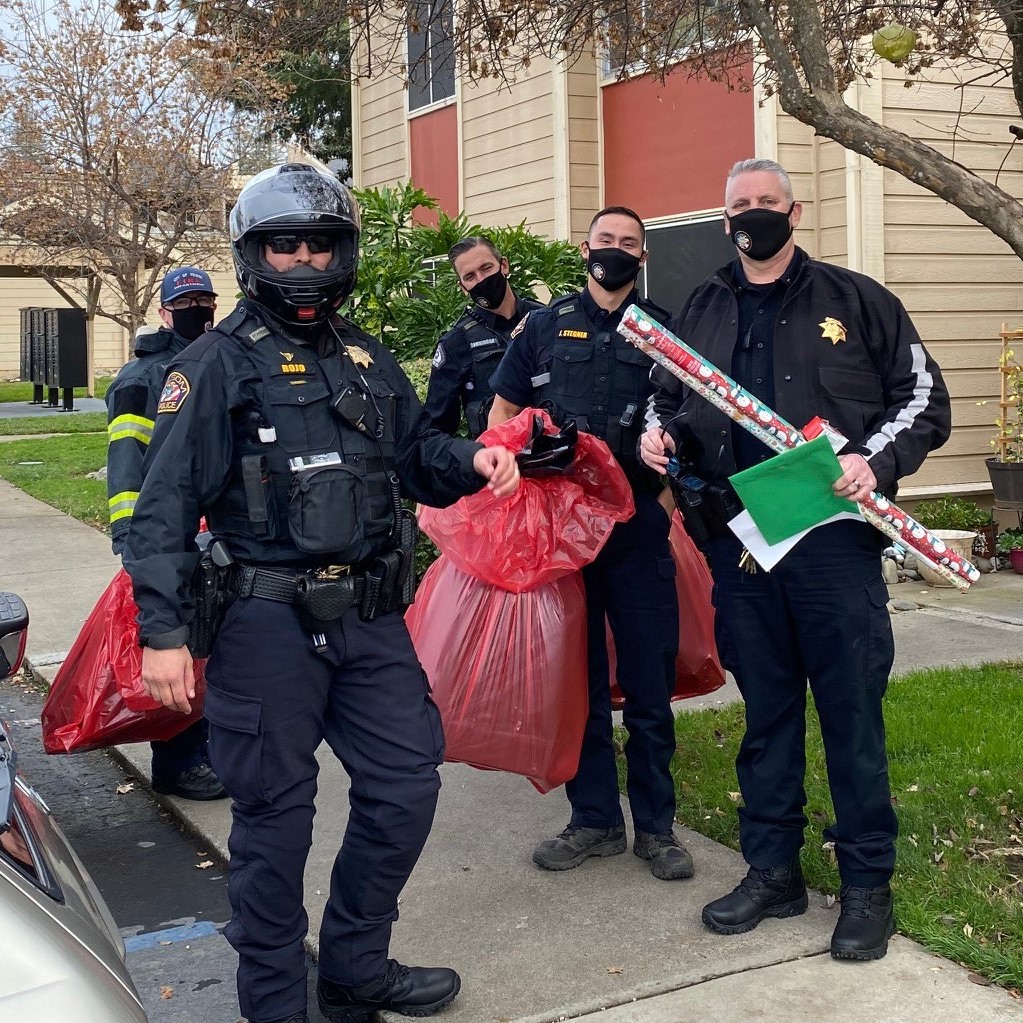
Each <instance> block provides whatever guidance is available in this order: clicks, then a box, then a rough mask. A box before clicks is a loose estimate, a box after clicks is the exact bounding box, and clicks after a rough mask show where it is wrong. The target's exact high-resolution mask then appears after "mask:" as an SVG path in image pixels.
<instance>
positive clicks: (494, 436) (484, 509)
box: [419, 409, 636, 593]
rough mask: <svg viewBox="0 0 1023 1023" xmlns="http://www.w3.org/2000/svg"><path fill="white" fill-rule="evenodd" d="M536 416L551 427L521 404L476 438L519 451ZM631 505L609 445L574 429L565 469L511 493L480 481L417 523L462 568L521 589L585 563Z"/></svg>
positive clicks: (506, 587) (423, 510)
mask: <svg viewBox="0 0 1023 1023" xmlns="http://www.w3.org/2000/svg"><path fill="white" fill-rule="evenodd" d="M535 415H538V416H541V417H542V418H543V420H544V426H545V428H546V429H547V430H548V431H553V430H554V429H555V427H554V425H553V423H552V422H551V418H550V416H549V415H548V414H547V413H546V412H543V411H539V410H537V409H524V410H523V411H522V412H520V413H519V414H518V415H517V416H516V417H515V418H514V419H509V420H508V421H507V422H505V423H502V424H501V425H500V426H496V427H494V428H492V429H490V430H487V431H486V432H485V433H484V434H482V436H481V437H480V438H479V439H480V441H481V442H482V443H483V444H486V445H495V444H503V445H504V446H505V447H507V448H509V449H510V450H512V451H521V450H522V448H523V447H524V446H525V444H526V441H527V440H528V439H529V436H530V434H531V432H532V426H533V417H534V416H535ZM635 510H636V509H635V504H634V503H633V499H632V488H631V487H630V486H629V481H628V480H627V479H626V478H625V473H623V472H622V469H621V466H620V465H619V464H618V462H617V461H616V460H615V457H614V455H612V454H611V451H610V449H609V448H608V446H607V445H606V444H605V443H604V442H603V441H602V440H599V439H598V438H597V437H594V436H593V435H592V434H588V433H580V434H579V441H578V443H577V445H576V455H575V460H574V461H573V463H572V470H571V472H570V473H568V474H566V475H565V476H546V477H540V478H532V477H528V476H527V477H525V478H523V480H522V481H521V483H520V485H519V489H518V491H517V492H516V493H514V494H513V495H512V496H511V497H504V498H499V497H494V496H493V493H492V492H491V491H490V490H489V488H486V487H484V488H483V490H481V491H479V492H478V493H476V494H472V495H470V496H469V497H463V498H462V499H461V500H460V501H457V502H456V503H455V504H453V505H451V506H450V507H448V508H442V509H438V508H427V507H421V508H420V511H419V524H420V525H421V526H422V528H423V532H424V533H426V535H427V536H429V538H430V539H431V540H432V541H433V542H434V543H435V544H436V545H437V547H438V548H439V549H440V551H441V553H442V554H445V555H447V556H448V558H450V559H451V561H452V562H453V563H454V564H455V565H456V566H457V567H458V568H460V569H461V570H462V571H463V572H467V573H468V574H469V575H472V576H475V577H476V578H477V579H481V580H483V581H484V582H488V583H492V584H493V585H494V586H500V587H501V588H502V589H504V590H508V591H509V592H511V593H523V592H525V591H526V590H530V589H532V588H533V587H535V586H542V585H544V584H545V583H549V582H552V581H553V580H555V579H558V578H560V577H562V576H565V575H568V574H570V573H572V572H575V571H577V570H578V569H580V568H582V567H583V565H588V564H589V563H590V562H591V561H593V559H594V558H595V557H596V556H597V554H598V553H599V552H600V549H601V548H602V547H603V546H604V543H605V542H606V541H607V538H608V536H610V534H611V530H612V528H614V524H615V523H616V522H625V521H626V520H627V519H629V518H631V517H632V515H633V514H634V512H635Z"/></svg>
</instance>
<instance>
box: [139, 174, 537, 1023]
mask: <svg viewBox="0 0 1023 1023" xmlns="http://www.w3.org/2000/svg"><path fill="white" fill-rule="evenodd" d="M231 239H232V246H233V254H234V261H235V267H236V271H237V276H238V282H239V284H240V286H241V288H242V291H243V293H244V296H245V297H244V298H243V299H242V300H241V301H240V302H239V304H238V306H237V308H236V309H235V310H234V312H232V313H231V314H230V315H229V316H227V317H226V318H225V319H224V320H223V321H221V323H220V324H219V325H218V326H217V327H216V329H215V330H214V331H212V332H210V333H208V334H206V335H205V337H204V338H203V339H201V340H200V341H199V342H198V343H196V344H195V345H192V346H191V347H190V348H189V349H188V350H187V351H186V352H185V353H183V354H182V355H181V356H180V357H179V358H178V360H176V361H175V362H174V363H173V364H172V365H171V367H170V373H169V375H168V377H167V381H166V384H165V387H164V391H163V396H162V399H161V402H160V408H159V414H158V416H157V425H156V431H155V435H154V439H153V442H152V445H151V447H150V451H149V454H148V455H147V461H146V470H147V475H146V478H145V482H144V484H143V486H142V491H141V494H140V496H139V501H138V504H137V506H136V511H135V521H134V524H133V527H132V531H131V534H130V536H129V540H128V545H127V548H126V550H125V566H126V568H127V569H128V571H129V573H130V574H131V576H132V581H133V583H134V590H135V597H136V601H137V603H138V605H139V609H140V627H141V642H142V645H143V647H144V650H143V669H142V670H143V680H144V682H145V684H146V686H147V689H148V691H149V692H150V693H151V694H152V695H154V696H155V697H156V698H157V699H159V700H160V701H161V702H162V703H163V704H164V705H165V706H169V707H176V708H178V709H179V710H182V711H184V710H185V709H186V708H187V707H188V706H189V702H190V701H191V700H192V699H194V698H195V683H194V680H193V677H192V668H191V665H192V659H191V654H190V651H189V650H188V648H187V647H186V645H185V643H186V640H187V637H188V635H189V626H190V624H191V621H190V620H191V618H192V616H193V607H194V603H195V602H194V599H193V597H192V595H191V593H190V585H189V580H190V578H191V576H192V574H193V571H194V566H195V561H196V558H195V555H194V554H192V553H190V551H191V550H192V546H193V544H192V535H191V534H192V533H193V532H194V530H193V528H192V524H193V523H194V522H195V521H196V520H197V519H198V516H199V515H200V514H205V515H206V518H207V522H208V524H209V527H210V530H211V532H212V534H213V536H214V537H215V539H216V541H217V542H219V543H220V545H221V548H222V549H223V550H226V552H227V555H226V557H222V558H221V560H222V561H226V560H230V559H232V558H233V564H231V565H230V567H229V568H228V570H227V572H228V575H227V580H228V588H229V591H230V593H231V594H232V596H233V602H231V603H230V605H229V607H228V608H227V610H226V614H225V616H224V618H223V621H222V624H221V625H220V630H219V634H218V635H217V638H216V640H215V641H214V644H213V647H212V652H211V654H210V658H209V661H208V663H207V667H206V684H207V693H206V716H207V719H208V721H209V727H210V756H211V760H212V763H213V765H214V768H215V770H216V771H217V773H218V775H219V777H220V778H221V780H222V781H223V783H224V785H225V786H226V788H227V790H228V792H229V793H230V795H231V797H232V798H233V800H234V807H233V814H234V822H233V827H232V832H231V838H230V853H231V863H230V869H231V875H230V882H229V895H230V899H231V905H232V911H233V912H232V919H231V922H230V924H229V925H228V927H227V928H226V931H225V933H226V935H227V937H228V939H229V940H230V942H231V944H232V945H233V946H234V948H235V950H236V951H237V952H238V955H239V968H238V997H239V1002H240V1005H241V1009H242V1012H243V1013H244V1015H245V1016H246V1017H247V1018H248V1019H249V1020H250V1021H251V1023H279V1021H287V1023H305V1021H306V1020H307V1014H306V969H305V953H304V949H303V939H304V938H305V934H306V929H307V923H308V921H307V917H306V913H305V910H304V908H303V905H302V892H303V887H302V878H303V872H304V868H305V863H306V859H307V856H308V852H309V848H310V845H311V841H312V821H313V814H314V805H313V800H314V795H315V792H316V775H317V765H316V759H315V751H316V748H317V746H318V745H319V744H320V742H321V740H324V739H325V740H326V741H327V742H328V743H329V744H330V746H331V748H332V750H333V752H334V754H335V756H337V757H338V759H339V760H340V761H341V762H342V764H343V766H344V768H345V770H346V771H347V772H348V774H349V776H350V777H351V790H350V795H349V799H350V814H349V820H348V827H347V831H346V833H345V838H344V842H343V844H342V846H341V849H340V851H339V853H338V856H337V859H336V861H335V864H334V869H333V874H332V877H331V890H330V897H329V898H328V900H327V904H326V907H325V910H324V914H323V923H322V926H321V930H320V943H319V947H320V961H319V982H318V1000H319V1004H320V1009H321V1011H322V1013H323V1015H324V1016H325V1017H326V1018H327V1019H328V1020H331V1021H339V1020H344V1021H356V1023H357V1021H361V1020H365V1019H368V1017H369V1015H370V1014H371V1013H372V1012H374V1011H376V1010H381V1009H390V1010H393V1011H396V1012H399V1013H404V1014H407V1015H416V1016H424V1015H429V1014H430V1013H432V1012H434V1011H435V1010H437V1009H439V1008H440V1007H441V1006H443V1005H446V1004H447V1003H448V1002H450V1001H451V1000H452V999H453V998H454V997H455V996H456V995H457V993H458V990H459V986H460V980H459V978H458V975H457V974H456V973H455V972H454V971H453V970H450V969H443V968H438V969H425V968H418V967H415V968H408V967H405V966H403V965H401V964H399V963H397V962H396V961H394V960H393V959H388V958H387V947H388V943H389V938H390V931H391V925H392V922H393V921H394V920H395V919H396V918H397V915H398V913H397V900H398V894H399V892H400V891H401V889H402V887H403V885H404V884H405V881H406V880H407V879H408V876H409V874H410V873H411V871H412V868H413V867H414V866H415V863H416V860H417V859H418V857H419V854H420V852H421V850H422V847H423V845H424V843H425V841H426V838H427V835H428V833H429V830H430V826H431V824H432V820H433V813H434V808H435V806H436V801H437V791H438V789H439V786H440V781H439V777H438V774H437V766H438V764H439V763H440V761H441V759H442V756H443V733H442V729H441V722H440V718H439V715H438V713H437V708H436V707H435V705H434V704H433V702H432V700H431V699H430V695H429V687H428V685H427V681H426V678H425V675H424V674H423V671H422V668H421V666H420V664H419V662H418V660H417V659H416V655H415V651H414V650H413V648H412V644H411V641H410V639H409V635H408V632H407V630H406V628H405V624H404V620H403V617H402V613H401V612H402V611H403V609H404V604H405V602H406V600H407V599H408V596H407V594H408V588H407V584H408V581H409V578H410V575H409V573H410V572H411V568H412V566H411V558H412V546H414V543H410V542H407V537H408V528H407V527H408V526H409V521H408V515H409V513H408V512H407V511H404V510H403V509H402V507H401V504H400V498H401V497H408V498H410V499H412V500H416V501H420V502H423V503H427V504H432V505H445V504H449V503H451V502H453V501H455V500H457V499H458V498H459V497H461V496H463V495H465V494H469V493H473V492H475V491H477V490H479V489H480V488H481V487H482V486H484V485H489V486H490V487H491V488H492V489H493V490H494V492H495V493H496V494H498V495H499V496H501V495H504V494H507V493H511V492H513V491H514V489H515V488H516V487H517V485H518V470H517V468H516V466H515V461H514V457H513V456H512V455H511V453H510V452H508V451H507V450H506V449H504V448H483V447H482V446H481V445H479V444H477V443H474V442H472V441H468V440H464V439H457V438H451V437H448V436H445V435H443V434H441V433H440V432H439V431H436V430H433V429H432V428H430V427H429V425H428V423H427V421H426V419H425V417H424V416H423V414H422V408H421V405H420V403H419V401H418V399H417V398H416V395H415V392H414V390H413V388H412V385H411V384H410V383H409V381H408V378H407V377H406V376H405V374H404V373H403V372H402V371H401V369H400V367H399V366H398V364H397V362H396V361H395V360H394V358H393V356H391V354H390V353H389V352H388V351H387V349H386V348H384V346H383V345H381V344H380V343H379V342H378V341H377V340H376V339H374V338H371V337H369V336H368V335H366V334H364V333H362V332H361V331H360V330H358V329H357V328H356V327H355V326H354V325H352V324H351V323H349V322H348V321H347V320H344V319H343V318H341V317H340V316H339V315H338V314H337V310H338V308H339V307H340V306H341V304H342V303H343V302H344V301H345V299H346V298H347V297H348V296H349V295H350V294H351V291H352V289H353V287H354V285H355V278H356V269H357V264H358V241H359V214H358V209H357V207H356V204H355V201H354V199H353V198H352V196H351V195H350V193H349V192H348V190H347V189H346V188H345V187H344V185H342V184H341V183H340V182H339V181H338V180H336V179H335V178H334V177H332V176H331V175H329V174H327V173H324V172H321V171H320V170H318V169H317V168H314V167H311V166H308V165H302V164H285V165H283V166H280V167H274V168H271V169H270V170H267V171H264V172H263V173H261V174H259V175H256V177H254V178H253V179H252V180H251V181H250V182H249V183H248V184H247V185H246V186H245V187H244V188H243V189H242V191H241V194H240V195H239V198H238V202H237V205H236V206H235V209H234V211H233V212H232V215H231Z"/></svg>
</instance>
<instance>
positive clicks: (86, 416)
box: [0, 412, 107, 437]
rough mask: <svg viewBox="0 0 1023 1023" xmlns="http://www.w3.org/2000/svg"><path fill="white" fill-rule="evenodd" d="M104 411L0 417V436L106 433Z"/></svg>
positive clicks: (105, 415)
mask: <svg viewBox="0 0 1023 1023" xmlns="http://www.w3.org/2000/svg"><path fill="white" fill-rule="evenodd" d="M106 432H107V414H106V413H105V412H60V413H57V414H56V415H52V416H26V417H24V418H19V419H0V437H19V436H26V437H27V436H29V435H30V434H37V433H104V434H105V433H106Z"/></svg>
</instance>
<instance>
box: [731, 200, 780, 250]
mask: <svg viewBox="0 0 1023 1023" xmlns="http://www.w3.org/2000/svg"><path fill="white" fill-rule="evenodd" d="M795 208H796V204H795V203H793V204H792V205H791V206H790V207H789V210H788V213H781V212H779V211H778V210H765V209H762V208H757V209H753V210H744V211H743V212H742V213H736V214H734V215H733V216H731V217H729V218H728V226H729V227H730V229H731V235H730V237H731V239H732V244H733V245H734V246H735V247H736V248H737V249H738V250H739V251H740V252H741V253H742V254H743V255H744V256H749V258H750V259H756V260H764V259H770V258H771V257H772V256H777V255H778V253H779V252H781V250H782V249H783V248H784V246H785V243H786V242H787V241H788V240H789V238H791V237H792V225H791V224H790V223H789V215H790V214H791V213H792V211H793V210H794V209H795Z"/></svg>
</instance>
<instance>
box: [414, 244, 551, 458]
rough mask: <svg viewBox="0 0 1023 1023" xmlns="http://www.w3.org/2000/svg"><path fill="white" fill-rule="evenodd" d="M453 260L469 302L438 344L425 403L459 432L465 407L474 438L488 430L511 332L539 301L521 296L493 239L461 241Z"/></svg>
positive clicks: (443, 424)
mask: <svg viewBox="0 0 1023 1023" xmlns="http://www.w3.org/2000/svg"><path fill="white" fill-rule="evenodd" d="M448 260H449V261H450V263H451V267H452V269H453V270H454V271H455V274H456V276H457V277H458V286H459V287H460V288H461V289H462V291H464V292H465V294H466V295H467V296H468V297H469V299H470V300H471V301H470V304H469V305H468V306H467V307H466V309H465V312H463V313H462V315H461V316H460V317H459V318H458V320H457V322H456V323H455V325H454V326H453V327H452V328H451V330H449V331H448V332H447V333H446V334H445V335H444V336H443V337H442V338H441V339H440V341H439V342H438V343H437V348H436V350H435V351H434V353H433V367H432V369H431V370H430V382H429V385H428V387H427V391H426V401H425V402H424V403H423V405H424V407H425V409H426V413H427V415H428V416H429V417H430V419H431V420H432V421H433V425H434V426H436V427H437V429H438V430H443V431H444V432H445V433H450V434H452V435H453V434H454V433H455V432H456V431H457V430H458V427H459V424H460V422H461V415H462V410H463V409H464V410H465V421H466V424H467V426H468V428H469V436H470V437H473V438H476V437H478V436H479V435H480V434H481V433H482V432H483V431H484V430H485V429H486V428H487V416H488V415H489V414H490V406H491V404H492V403H493V400H494V392H493V389H492V388H491V386H490V378H491V376H492V375H493V374H494V371H495V370H496V369H497V367H498V365H499V364H500V362H501V357H502V356H503V355H504V352H505V349H506V348H507V347H508V342H509V340H510V338H511V332H512V331H513V330H514V329H515V328H516V327H517V326H518V325H519V322H520V321H521V320H522V318H523V317H524V316H525V315H526V313H528V312H529V311H530V310H531V309H542V308H543V306H542V305H541V303H539V302H534V301H533V300H532V299H528V298H519V296H517V295H516V294H515V292H514V291H513V290H512V286H511V284H510V283H509V281H508V275H509V273H510V272H511V267H510V266H509V264H508V260H507V259H506V258H505V257H504V256H502V255H501V253H500V252H498V250H497V246H496V245H494V243H493V242H492V241H491V240H490V239H489V238H484V237H483V236H482V235H469V236H468V237H465V238H463V239H461V241H458V242H456V243H455V244H454V245H453V246H452V247H451V251H450V252H449V253H448Z"/></svg>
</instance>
